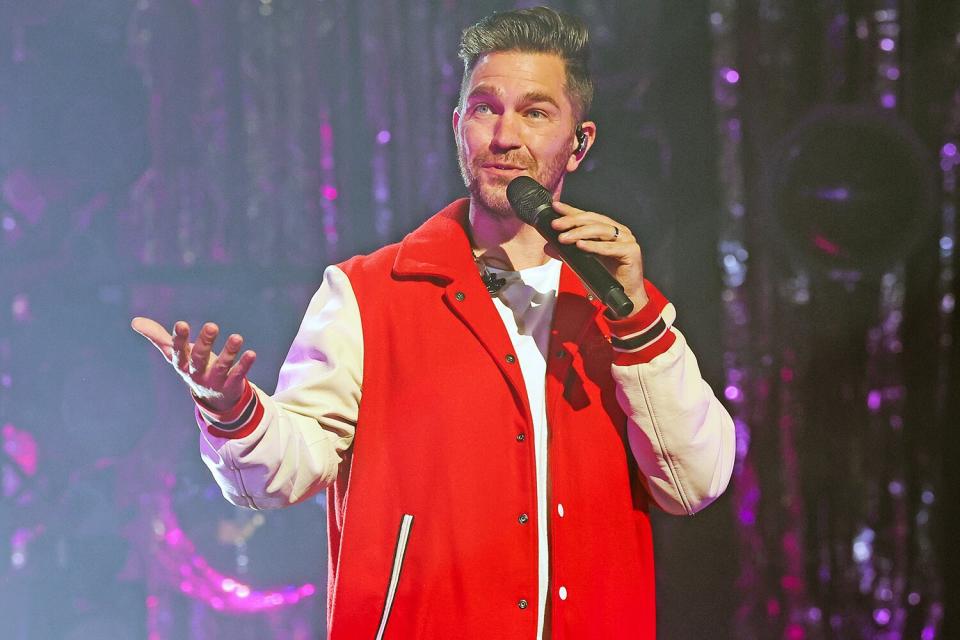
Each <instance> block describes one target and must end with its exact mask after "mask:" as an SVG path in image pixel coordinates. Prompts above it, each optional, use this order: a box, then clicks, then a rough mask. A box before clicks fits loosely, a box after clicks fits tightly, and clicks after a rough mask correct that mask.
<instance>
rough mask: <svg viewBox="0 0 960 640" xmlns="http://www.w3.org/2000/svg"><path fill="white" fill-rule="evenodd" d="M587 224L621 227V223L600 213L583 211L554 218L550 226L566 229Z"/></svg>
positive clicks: (558, 229)
mask: <svg viewBox="0 0 960 640" xmlns="http://www.w3.org/2000/svg"><path fill="white" fill-rule="evenodd" d="M588 224H606V225H610V226H617V227H621V228H622V227H623V225H622V224H620V223H619V222H617V221H616V220H614V219H613V218H609V217H607V216H605V215H603V214H600V213H594V212H592V211H584V212H582V213H572V214H570V215H568V216H564V217H562V218H556V219H554V220H553V222H552V223H551V226H552V227H553V228H554V229H556V230H557V231H567V230H569V229H574V228H576V227H583V226H586V225H588Z"/></svg>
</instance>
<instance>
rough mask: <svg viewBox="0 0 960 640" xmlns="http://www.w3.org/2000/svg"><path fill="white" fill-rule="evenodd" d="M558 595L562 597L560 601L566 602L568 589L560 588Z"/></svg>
mask: <svg viewBox="0 0 960 640" xmlns="http://www.w3.org/2000/svg"><path fill="white" fill-rule="evenodd" d="M557 595H558V596H560V599H561V600H566V599H567V588H566V587H560V588H559V589H557Z"/></svg>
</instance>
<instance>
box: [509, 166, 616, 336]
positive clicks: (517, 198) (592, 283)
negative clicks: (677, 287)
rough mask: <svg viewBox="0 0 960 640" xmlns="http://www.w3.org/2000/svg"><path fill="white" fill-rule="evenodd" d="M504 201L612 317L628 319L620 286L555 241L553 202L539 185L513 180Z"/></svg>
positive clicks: (592, 261) (593, 261)
mask: <svg viewBox="0 0 960 640" xmlns="http://www.w3.org/2000/svg"><path fill="white" fill-rule="evenodd" d="M507 200H509V201H510V206H511V207H513V210H514V211H515V212H516V214H517V217H518V218H520V219H521V220H523V221H524V222H526V223H527V224H529V225H531V226H533V227H536V229H537V231H539V232H540V235H542V236H543V237H544V239H545V240H546V241H547V243H548V244H549V245H550V246H551V247H553V248H554V249H555V250H556V251H557V253H559V254H560V257H561V258H562V259H563V261H564V262H566V263H567V265H568V266H569V267H570V268H571V269H573V271H574V273H576V274H577V275H578V276H580V279H581V280H583V282H584V284H586V285H587V287H588V288H589V289H590V290H591V291H593V293H594V295H595V296H597V298H599V299H600V300H601V301H602V302H603V304H605V305H607V308H608V309H609V310H610V313H611V314H612V315H613V316H614V317H617V318H625V317H627V316H628V315H630V312H631V311H633V301H632V300H630V298H629V297H628V296H627V294H626V293H624V291H623V285H622V284H620V283H619V282H617V280H616V278H614V277H613V276H612V275H610V272H609V271H607V270H606V268H605V267H604V266H603V265H602V264H600V261H599V260H597V258H596V256H594V255H593V254H590V253H585V252H584V251H582V250H580V249H578V248H577V246H576V245H573V244H563V243H562V242H560V240H559V239H558V238H557V236H559V235H560V234H559V233H558V232H557V230H556V229H554V228H553V226H552V225H551V224H550V223H551V222H553V221H554V220H556V219H557V218H559V217H560V214H558V213H557V212H556V211H554V210H553V198H552V197H551V195H550V192H549V191H547V190H546V189H545V188H544V187H543V185H541V184H540V183H539V182H537V181H536V180H534V179H533V178H531V177H530V176H517V177H516V178H514V179H513V180H511V181H510V184H508V185H507Z"/></svg>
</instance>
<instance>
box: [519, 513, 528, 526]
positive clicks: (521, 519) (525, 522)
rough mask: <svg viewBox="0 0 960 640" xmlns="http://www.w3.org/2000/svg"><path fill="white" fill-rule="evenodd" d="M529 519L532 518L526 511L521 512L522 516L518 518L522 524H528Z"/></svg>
mask: <svg viewBox="0 0 960 640" xmlns="http://www.w3.org/2000/svg"><path fill="white" fill-rule="evenodd" d="M529 519H530V517H529V516H527V514H525V513H521V514H520V517H519V518H517V520H519V521H520V524H527V520H529Z"/></svg>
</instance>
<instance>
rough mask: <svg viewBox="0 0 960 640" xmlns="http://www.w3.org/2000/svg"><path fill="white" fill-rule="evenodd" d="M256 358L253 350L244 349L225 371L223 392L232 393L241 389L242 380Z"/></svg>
mask: <svg viewBox="0 0 960 640" xmlns="http://www.w3.org/2000/svg"><path fill="white" fill-rule="evenodd" d="M256 360H257V354H256V352H254V351H245V352H244V353H243V355H242V356H240V359H239V360H237V363H236V364H235V365H233V367H231V368H230V371H229V372H228V373H227V379H226V382H225V383H224V388H223V391H224V394H228V393H229V394H234V393H240V392H242V391H243V381H244V380H245V379H246V377H247V373H248V372H249V371H250V367H252V366H253V363H254V362H256Z"/></svg>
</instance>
